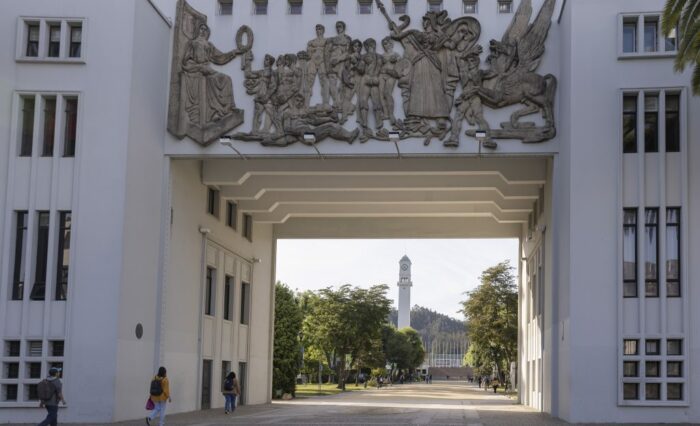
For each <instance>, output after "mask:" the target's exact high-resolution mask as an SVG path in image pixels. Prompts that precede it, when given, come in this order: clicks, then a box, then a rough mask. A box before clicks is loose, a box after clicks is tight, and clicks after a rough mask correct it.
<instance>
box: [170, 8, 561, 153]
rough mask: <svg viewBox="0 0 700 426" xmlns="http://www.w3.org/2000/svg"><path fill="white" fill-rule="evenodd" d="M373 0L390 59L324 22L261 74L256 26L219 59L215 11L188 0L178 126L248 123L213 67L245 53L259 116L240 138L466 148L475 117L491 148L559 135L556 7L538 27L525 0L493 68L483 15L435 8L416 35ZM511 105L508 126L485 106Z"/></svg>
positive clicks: (176, 79) (498, 44) (174, 116)
mask: <svg viewBox="0 0 700 426" xmlns="http://www.w3.org/2000/svg"><path fill="white" fill-rule="evenodd" d="M375 1H376V3H377V8H378V9H379V11H380V12H381V13H382V14H383V15H384V17H385V18H386V20H387V24H388V29H389V34H388V35H387V36H386V37H384V38H383V39H382V40H381V43H380V44H381V52H379V51H378V49H377V40H375V39H374V38H368V39H365V40H364V41H361V40H359V39H353V38H352V37H351V36H350V35H348V34H347V33H346V30H347V26H346V24H345V23H344V22H343V21H338V22H337V23H336V25H335V31H336V35H334V36H332V37H326V34H325V32H326V30H325V27H324V26H323V25H320V24H319V25H316V26H315V28H314V30H315V31H314V32H315V36H314V37H313V38H311V40H309V41H308V42H307V43H306V48H305V49H304V50H301V51H298V52H297V53H280V52H275V54H276V55H277V58H276V59H275V57H274V56H273V54H272V53H269V54H266V55H264V57H263V60H262V66H261V68H260V69H253V68H254V67H253V61H254V55H253V52H252V51H251V47H252V43H253V33H252V31H251V30H250V29H249V28H248V27H246V26H242V27H241V28H240V29H239V30H238V33H237V34H236V48H234V49H232V50H231V51H229V52H221V51H219V50H218V49H217V48H216V47H215V46H214V45H213V44H212V43H211V42H210V41H209V28H208V27H207V26H206V16H204V15H202V14H201V13H199V12H197V11H196V10H194V9H193V8H191V7H190V6H189V5H188V4H187V3H186V2H185V1H184V0H179V1H178V12H177V13H178V14H177V22H176V25H175V41H174V54H173V67H172V71H171V93H170V105H169V115H168V130H169V131H170V132H171V133H173V134H174V135H175V136H177V137H178V138H183V137H184V136H189V137H190V138H192V139H193V140H195V141H197V142H199V143H200V144H203V145H206V144H207V143H210V142H211V141H213V140H216V139H217V138H218V137H220V136H222V135H224V134H230V133H229V132H230V131H231V130H233V129H234V128H236V127H238V126H239V125H240V124H242V122H243V111H241V110H240V109H237V108H236V107H235V103H234V98H233V93H234V88H233V86H234V84H233V80H232V79H231V77H229V76H228V75H225V74H223V73H221V72H219V71H217V70H216V69H215V68H214V66H215V65H224V64H227V63H229V62H230V61H232V60H233V59H234V58H235V57H237V56H242V64H241V69H242V71H243V75H244V81H243V87H244V88H245V92H246V94H247V95H249V96H252V98H253V112H252V123H251V126H250V130H249V131H248V132H237V133H234V134H232V135H231V136H232V137H233V138H234V139H238V140H241V141H249V142H259V143H261V144H263V145H266V146H288V145H290V144H293V143H306V144H313V143H318V142H320V141H321V140H324V139H327V138H330V139H335V140H338V141H342V142H349V143H352V142H353V141H355V140H359V141H360V142H366V141H368V140H370V139H374V140H380V141H388V140H390V139H391V140H393V141H396V139H397V138H398V139H406V138H413V137H420V138H423V140H424V143H425V144H426V145H427V144H429V143H430V142H431V141H432V140H433V139H439V140H441V141H442V142H443V144H444V145H445V146H446V147H456V146H458V145H459V140H460V134H461V133H462V130H463V129H462V127H463V125H464V122H465V121H466V123H467V127H468V128H467V129H466V132H465V134H466V135H467V136H472V137H474V136H475V135H476V131H477V130H480V131H484V132H485V133H486V138H483V139H482V140H481V142H482V144H483V146H484V147H486V148H491V149H495V148H496V147H497V144H496V142H495V140H498V139H511V140H512V139H518V140H521V141H522V142H525V143H532V142H542V141H546V140H548V139H551V138H553V137H554V136H555V135H556V127H555V122H554V98H555V94H556V87H557V81H556V78H555V77H554V76H553V75H551V74H547V75H540V74H538V73H537V72H536V70H537V68H538V67H539V64H540V62H541V60H542V56H543V54H544V43H545V40H546V38H547V34H548V32H549V28H550V26H551V18H552V14H553V11H554V6H555V0H544V3H543V6H542V7H541V9H540V10H539V12H538V13H537V16H536V18H535V19H534V21H532V22H531V16H532V2H531V0H522V2H521V3H520V6H519V7H518V10H517V12H516V13H515V15H514V16H513V19H512V22H511V24H510V26H509V27H508V29H507V30H506V32H505V34H504V35H503V37H502V39H501V40H500V41H496V40H491V42H490V44H489V55H488V57H487V58H486V60H485V64H486V65H485V67H484V68H482V60H481V58H482V54H483V50H484V49H483V48H482V46H481V45H479V44H478V41H479V37H480V35H481V26H480V24H479V22H478V21H477V20H476V19H474V18H473V17H466V16H465V17H459V18H457V19H454V20H452V19H450V17H449V16H448V14H447V12H445V11H442V12H428V13H426V14H425V15H424V16H423V18H422V19H421V26H420V29H415V28H410V26H411V20H410V18H409V17H408V16H406V15H403V16H401V17H399V18H398V21H397V22H394V21H393V20H392V19H391V18H390V16H389V14H388V13H387V12H386V9H385V7H384V5H383V3H382V1H381V0H375ZM243 39H245V43H244V41H243ZM395 44H396V45H399V46H400V50H399V51H395V47H396V46H395ZM317 81H318V83H316V82H317ZM318 89H320V91H319V92H317V93H316V94H314V92H315V91H316V90H318ZM397 94H400V99H401V102H400V104H398V105H397V104H396V103H395V101H394V99H395V98H394V96H395V95H397ZM512 105H521V106H522V107H521V108H519V109H517V110H516V111H515V112H513V113H512V114H511V116H510V119H509V120H508V121H507V122H504V123H499V126H491V125H490V124H489V121H488V120H487V119H486V118H485V112H486V110H487V109H493V110H495V109H499V108H504V107H508V106H512ZM397 110H399V111H397ZM401 110H402V111H403V114H402V115H401V114H400V111H401ZM533 114H541V116H542V119H541V121H540V123H536V122H526V121H522V118H523V117H525V116H529V115H533ZM351 118H354V123H352V122H351V121H350V119H351ZM391 132H395V133H394V134H392V133H391ZM305 135H306V137H305ZM390 136H391V138H390Z"/></svg>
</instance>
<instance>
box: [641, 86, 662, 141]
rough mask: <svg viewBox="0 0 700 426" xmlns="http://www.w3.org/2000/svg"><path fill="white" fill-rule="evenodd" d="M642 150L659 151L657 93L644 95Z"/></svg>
mask: <svg viewBox="0 0 700 426" xmlns="http://www.w3.org/2000/svg"><path fill="white" fill-rule="evenodd" d="M644 152H659V95H658V94H649V93H646V94H645V95H644Z"/></svg>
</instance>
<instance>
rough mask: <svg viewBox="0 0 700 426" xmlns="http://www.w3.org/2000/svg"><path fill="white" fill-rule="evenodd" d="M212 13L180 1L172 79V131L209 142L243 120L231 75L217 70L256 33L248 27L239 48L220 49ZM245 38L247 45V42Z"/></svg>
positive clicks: (244, 48) (240, 35) (239, 36)
mask: <svg viewBox="0 0 700 426" xmlns="http://www.w3.org/2000/svg"><path fill="white" fill-rule="evenodd" d="M209 35H210V31H209V27H208V26H207V17H206V16H205V15H203V14H201V13H199V12H197V11H196V10H194V9H193V8H192V7H190V6H189V5H188V4H187V3H186V2H183V1H181V2H179V3H178V7H177V22H176V24H175V42H174V52H173V62H172V67H171V77H170V100H169V105H168V131H170V133H172V134H173V135H175V136H177V137H178V138H180V139H182V138H184V137H185V136H189V137H190V138H192V139H193V140H195V141H196V142H198V143H200V144H201V145H207V144H209V143H211V142H213V141H214V140H216V139H218V138H219V136H221V135H222V134H224V133H226V132H228V131H229V130H231V129H233V128H235V127H236V126H238V125H239V124H241V123H242V122H243V111H242V110H240V109H237V108H236V105H235V103H234V100H233V83H232V81H231V77H229V76H228V75H226V74H223V73H220V72H218V71H216V70H215V69H214V68H212V66H211V65H212V64H213V65H225V64H227V63H229V62H231V61H232V60H233V59H234V58H235V57H236V56H238V55H240V54H242V53H244V52H246V51H248V50H250V48H251V47H252V44H253V32H252V30H250V28H248V27H246V26H243V27H241V28H240V29H239V30H238V33H237V35H236V45H237V47H236V49H233V50H231V51H229V52H221V51H220V50H219V49H217V48H216V47H215V46H214V45H213V44H212V43H211V42H210V41H209ZM243 37H246V43H245V44H244V43H243Z"/></svg>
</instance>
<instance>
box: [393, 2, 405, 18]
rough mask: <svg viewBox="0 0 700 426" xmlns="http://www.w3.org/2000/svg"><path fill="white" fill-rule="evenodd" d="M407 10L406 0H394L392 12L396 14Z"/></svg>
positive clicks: (401, 13)
mask: <svg viewBox="0 0 700 426" xmlns="http://www.w3.org/2000/svg"><path fill="white" fill-rule="evenodd" d="M407 11H408V7H407V3H406V0H394V13H395V14H397V15H403V14H406V13H407Z"/></svg>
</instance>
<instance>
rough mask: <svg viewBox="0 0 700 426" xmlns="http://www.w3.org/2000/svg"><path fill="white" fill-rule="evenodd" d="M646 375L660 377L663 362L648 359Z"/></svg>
mask: <svg viewBox="0 0 700 426" xmlns="http://www.w3.org/2000/svg"><path fill="white" fill-rule="evenodd" d="M644 375H645V376H646V377H659V376H660V375H661V363H660V362H659V361H647V362H646V363H645V369H644Z"/></svg>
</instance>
